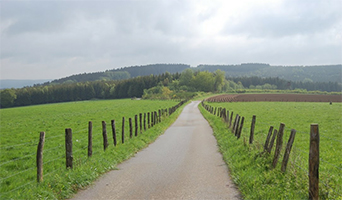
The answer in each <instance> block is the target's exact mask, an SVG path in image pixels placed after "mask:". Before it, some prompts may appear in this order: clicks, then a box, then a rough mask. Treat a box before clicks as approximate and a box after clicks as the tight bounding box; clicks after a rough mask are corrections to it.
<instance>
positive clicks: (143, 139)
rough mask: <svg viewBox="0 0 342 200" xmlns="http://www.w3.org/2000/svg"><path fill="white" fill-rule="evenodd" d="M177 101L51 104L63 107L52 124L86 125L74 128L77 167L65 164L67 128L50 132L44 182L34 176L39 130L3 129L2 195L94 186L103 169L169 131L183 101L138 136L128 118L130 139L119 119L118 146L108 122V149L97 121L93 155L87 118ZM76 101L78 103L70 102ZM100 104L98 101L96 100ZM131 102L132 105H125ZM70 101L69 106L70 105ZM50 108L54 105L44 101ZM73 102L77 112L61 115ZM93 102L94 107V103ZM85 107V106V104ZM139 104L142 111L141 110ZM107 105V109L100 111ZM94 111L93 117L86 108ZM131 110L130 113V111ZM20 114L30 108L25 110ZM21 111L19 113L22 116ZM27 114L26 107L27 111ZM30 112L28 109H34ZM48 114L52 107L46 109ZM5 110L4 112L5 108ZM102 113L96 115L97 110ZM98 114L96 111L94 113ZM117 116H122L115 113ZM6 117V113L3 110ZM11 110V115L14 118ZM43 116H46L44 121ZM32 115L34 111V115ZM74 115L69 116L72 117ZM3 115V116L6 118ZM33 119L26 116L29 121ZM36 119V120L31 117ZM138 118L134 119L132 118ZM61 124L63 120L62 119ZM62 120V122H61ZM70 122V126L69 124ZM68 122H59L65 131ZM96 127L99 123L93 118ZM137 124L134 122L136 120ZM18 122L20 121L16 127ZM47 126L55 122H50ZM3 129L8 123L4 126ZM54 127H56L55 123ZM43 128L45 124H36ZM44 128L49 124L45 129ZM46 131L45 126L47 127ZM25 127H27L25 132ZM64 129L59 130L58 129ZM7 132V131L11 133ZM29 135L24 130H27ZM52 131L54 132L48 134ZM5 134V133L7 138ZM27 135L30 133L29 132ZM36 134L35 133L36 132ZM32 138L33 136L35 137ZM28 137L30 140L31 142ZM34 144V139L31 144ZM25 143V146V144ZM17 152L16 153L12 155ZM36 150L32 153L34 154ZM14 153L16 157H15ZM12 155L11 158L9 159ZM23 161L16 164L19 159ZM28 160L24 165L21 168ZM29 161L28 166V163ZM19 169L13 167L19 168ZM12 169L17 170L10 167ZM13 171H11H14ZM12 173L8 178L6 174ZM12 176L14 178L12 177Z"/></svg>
mask: <svg viewBox="0 0 342 200" xmlns="http://www.w3.org/2000/svg"><path fill="white" fill-rule="evenodd" d="M177 103H178V102H172V101H131V100H112V101H98V102H97V101H96V102H79V103H76V104H75V103H67V104H63V105H60V104H56V105H51V106H52V107H51V108H53V109H54V108H55V106H58V109H57V110H55V111H53V112H52V111H51V112H52V113H51V116H52V117H57V118H56V119H55V120H54V121H52V122H51V124H52V125H53V126H55V124H57V123H58V120H61V121H64V122H67V123H75V125H73V126H70V127H77V126H78V125H79V126H81V127H83V128H82V129H81V127H80V128H79V130H80V129H81V130H80V131H78V130H77V129H76V128H75V131H73V145H74V147H73V156H74V162H73V169H65V146H64V143H63V141H64V136H63V132H62V133H60V134H58V135H56V136H51V134H52V133H51V132H53V133H55V134H56V132H54V131H51V130H50V131H49V132H47V137H46V142H45V147H44V180H43V182H41V183H39V184H38V183H37V182H36V179H35V164H34V163H35V158H34V157H35V155H34V154H35V151H36V148H37V143H38V142H36V140H35V139H37V137H35V136H36V134H34V136H31V134H27V133H21V131H20V132H18V133H17V134H16V135H17V136H15V137H13V136H12V137H7V135H8V136H10V133H8V134H7V132H6V129H1V135H2V137H1V146H0V147H1V153H4V154H2V161H3V162H1V170H0V171H1V181H0V183H1V190H2V192H1V194H0V199H65V198H69V197H71V196H72V194H73V193H75V192H77V190H78V189H81V188H84V187H86V186H88V185H90V184H91V183H92V182H93V181H94V180H96V179H97V178H98V177H99V176H101V175H103V174H104V173H106V172H108V171H110V170H113V169H115V167H116V165H117V164H119V163H121V162H122V161H124V160H126V159H128V158H130V157H132V156H134V154H135V153H136V152H138V151H140V150H141V149H143V148H145V147H147V146H148V145H149V144H150V143H152V142H153V141H154V140H156V139H157V137H158V136H159V135H161V134H163V133H164V132H165V130H166V129H167V128H168V127H169V126H170V125H171V124H172V123H173V122H174V121H175V120H176V119H177V117H178V116H179V114H180V113H181V111H182V109H183V107H184V105H183V106H181V107H180V108H179V109H177V110H176V111H175V112H174V113H173V114H172V115H171V116H168V117H163V118H162V122H160V123H158V124H156V125H155V126H153V127H152V128H150V129H147V130H146V131H143V132H142V133H141V134H140V133H138V136H137V137H136V136H134V131H133V137H132V138H129V130H128V119H127V118H128V117H127V118H126V125H125V143H124V144H122V143H121V122H120V121H121V120H118V123H116V131H117V140H118V144H117V146H116V147H114V145H113V139H112V138H111V131H110V125H108V124H107V132H108V142H109V146H108V148H107V149H106V151H103V144H102V134H101V133H102V130H101V128H100V126H98V125H96V127H94V130H93V141H94V142H93V156H92V157H91V158H87V129H85V130H84V128H85V127H84V125H86V124H87V120H93V122H94V121H95V122H97V123H96V124H100V123H99V122H101V119H102V120H103V119H107V122H108V121H109V119H113V118H114V119H120V116H127V115H128V116H129V117H134V114H137V113H139V112H143V111H153V110H156V109H160V108H167V107H170V106H174V105H176V104H177ZM71 104H73V105H71ZM77 104H82V105H83V104H84V105H85V106H86V107H85V108H86V109H79V108H77V106H75V105H77ZM95 104H96V105H95ZM126 104H127V105H126ZM69 105H70V107H69ZM45 106H47V107H49V108H50V106H48V105H45ZM65 106H68V108H66V109H67V110H71V109H75V110H73V111H72V112H71V115H72V116H64V115H62V114H57V112H58V113H59V112H64V111H61V109H62V108H64V107H65ZM91 106H93V107H94V109H92V108H91ZM83 107H84V106H83ZM34 108H37V110H42V109H43V108H44V107H34ZM21 109H32V108H31V107H26V108H24V107H23V108H21ZM139 109H140V110H139ZM102 110H105V112H101V111H102ZM14 111H15V110H11V109H10V110H8V113H10V112H14ZM97 111H99V113H96V112H97ZM88 112H89V113H90V116H88V115H87V113H88ZM125 112H126V113H125ZM20 113H25V112H21V111H20ZM20 113H17V115H16V116H19V114H20ZM26 113H27V112H26ZM31 113H32V111H31V112H29V113H27V114H31ZM44 113H49V112H44ZM1 114H4V112H2V113H1ZM96 114H98V115H99V117H97V115H96ZM95 115H96V116H95ZM116 115H117V117H115V116H116ZM2 116H5V115H2ZM9 116H10V115H9V114H8V115H6V118H9ZM47 117H48V116H46V117H45V118H44V117H42V120H45V119H46V118H47ZM32 118H33V116H32ZM69 118H70V121H71V122H70V121H69ZM4 119H5V118H3V119H2V120H4ZM28 119H29V118H27V119H25V120H28ZM15 121H18V120H14V119H13V120H9V121H7V122H6V123H5V121H2V122H3V123H4V124H3V125H6V124H9V125H10V124H13V123H14V122H15ZM32 123H33V122H32ZM43 123H44V124H45V121H44V122H38V124H43ZM133 123H134V118H133ZM20 124H22V126H27V127H28V126H30V125H31V126H32V124H30V123H20ZM58 124H59V123H58ZM62 124H63V123H62ZM68 126H69V125H68ZM68 126H67V125H60V129H61V130H63V129H64V128H65V127H68ZM94 126H95V123H94ZM133 126H134V125H133ZM17 127H18V126H17ZM47 127H48V128H49V127H50V125H48V126H47ZM2 128H3V127H2ZM35 129H36V128H35ZM51 129H52V128H51ZM37 130H41V129H37ZM43 130H44V129H43ZM45 130H46V129H45ZM24 131H25V130H24V129H23V132H24ZM59 132H60V131H59ZM6 134H7V135H6ZM22 134H24V135H22ZM49 134H50V135H49ZM5 135H6V137H5ZM25 135H27V136H26V137H25ZM32 135H33V134H32ZM28 136H30V137H32V138H31V139H30V141H25V140H24V139H26V138H27V137H28ZM16 137H17V138H23V140H20V141H18V140H15V138H16ZM31 140H32V141H31ZM10 141H16V142H17V143H18V142H19V143H20V144H16V143H12V144H11V146H9V142H10ZM23 142H27V143H28V145H27V144H26V143H23ZM31 143H32V144H31ZM22 144H23V145H22ZM19 148H20V149H21V150H25V149H27V148H29V150H30V151H28V152H30V153H29V154H28V156H27V157H25V156H23V155H22V153H20V152H23V151H17V150H16V149H19ZM12 154H13V155H12ZM31 154H32V155H31ZM13 156H14V157H13ZM5 159H7V160H5ZM19 162H20V163H21V164H17V163H19ZM23 165H24V168H22V167H23ZM26 165H27V166H26ZM17 169H18V170H19V169H20V171H14V170H17ZM9 170H12V171H14V172H12V171H9ZM10 173H12V174H13V175H12V174H10ZM7 177H8V178H7ZM12 178H14V179H13V180H12ZM6 186H12V187H13V188H15V189H11V188H10V189H7V190H6Z"/></svg>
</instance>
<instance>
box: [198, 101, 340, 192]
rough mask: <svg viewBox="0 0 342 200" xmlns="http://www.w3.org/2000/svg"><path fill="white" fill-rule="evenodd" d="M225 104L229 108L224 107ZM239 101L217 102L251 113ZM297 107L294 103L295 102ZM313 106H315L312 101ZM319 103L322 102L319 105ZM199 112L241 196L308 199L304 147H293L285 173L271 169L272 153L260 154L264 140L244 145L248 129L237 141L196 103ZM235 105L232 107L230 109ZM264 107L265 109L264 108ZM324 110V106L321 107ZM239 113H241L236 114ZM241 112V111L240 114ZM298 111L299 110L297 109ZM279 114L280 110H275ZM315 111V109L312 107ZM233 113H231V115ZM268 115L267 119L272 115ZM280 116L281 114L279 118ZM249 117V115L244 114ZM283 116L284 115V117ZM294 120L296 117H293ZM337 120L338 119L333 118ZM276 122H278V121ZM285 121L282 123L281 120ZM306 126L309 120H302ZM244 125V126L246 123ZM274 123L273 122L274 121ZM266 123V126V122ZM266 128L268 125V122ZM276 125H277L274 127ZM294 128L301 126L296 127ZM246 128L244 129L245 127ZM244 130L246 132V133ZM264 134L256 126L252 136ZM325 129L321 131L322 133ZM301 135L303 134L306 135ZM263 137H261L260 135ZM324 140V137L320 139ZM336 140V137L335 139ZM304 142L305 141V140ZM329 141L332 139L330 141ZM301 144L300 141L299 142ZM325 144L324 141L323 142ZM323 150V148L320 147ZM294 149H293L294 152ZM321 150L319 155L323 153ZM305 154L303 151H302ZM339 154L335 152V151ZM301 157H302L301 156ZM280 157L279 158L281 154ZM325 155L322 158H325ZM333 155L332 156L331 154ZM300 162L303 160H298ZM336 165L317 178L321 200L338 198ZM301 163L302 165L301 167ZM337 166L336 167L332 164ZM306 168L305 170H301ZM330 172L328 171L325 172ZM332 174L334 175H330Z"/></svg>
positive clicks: (285, 141) (236, 111) (285, 138)
mask: <svg viewBox="0 0 342 200" xmlns="http://www.w3.org/2000/svg"><path fill="white" fill-rule="evenodd" d="M211 105H212V106H215V107H219V104H217V105H216V104H211ZM223 105H229V106H230V107H233V109H232V108H228V107H227V106H223ZM238 105H239V103H235V104H223V103H222V104H220V106H222V107H227V108H228V110H230V111H232V110H233V111H234V113H235V114H236V113H238V114H241V113H242V115H243V116H246V115H247V113H246V112H248V113H249V114H251V113H250V112H251V110H252V108H250V109H247V108H246V104H243V105H240V106H241V109H240V110H239V109H238V108H240V106H238ZM312 105H313V104H310V105H309V104H304V106H311V107H312ZM296 106H298V105H296ZM315 106H317V105H316V104H315ZM322 106H323V105H322ZM254 107H255V109H258V108H259V107H260V105H259V106H255V105H254ZM199 108H200V111H201V113H202V114H203V116H204V117H205V118H206V119H207V121H208V122H209V124H210V125H211V127H212V128H213V131H214V135H215V137H216V139H217V143H218V146H219V148H220V152H221V153H222V155H223V158H224V160H225V162H226V163H227V165H228V167H229V169H230V172H231V177H232V179H233V181H234V182H235V184H236V185H237V186H238V188H239V190H240V191H241V193H242V195H243V198H244V199H307V198H308V177H307V167H305V166H307V163H308V159H307V158H308V154H307V155H306V156H303V155H301V154H302V152H303V151H304V150H301V149H300V148H299V147H300V146H297V148H296V147H295V148H294V149H293V150H292V151H293V152H292V153H291V155H290V161H289V164H288V170H287V171H286V172H285V173H282V172H281V171H280V165H281V164H279V163H278V166H277V167H276V168H275V169H272V167H271V163H272V160H273V153H272V154H270V155H268V154H261V152H262V150H263V149H262V145H263V142H264V139H262V140H258V141H255V143H254V144H253V145H249V144H248V136H247V135H249V132H248V131H249V128H244V129H243V131H244V132H245V135H242V137H241V138H240V139H239V140H238V139H237V138H236V137H235V136H234V135H233V134H232V133H231V131H230V130H228V128H227V126H226V124H225V123H224V122H223V121H222V119H221V118H219V117H217V116H214V115H212V114H210V113H209V112H207V111H206V110H205V109H204V108H203V107H202V106H201V105H199ZM234 108H235V110H234ZM272 108H273V107H272V106H271V107H270V105H269V104H268V106H267V109H268V111H270V110H272ZM267 109H266V111H267ZM325 110H326V109H325ZM240 112H241V113H240ZM243 112H244V113H243ZM298 112H302V113H303V111H302V110H301V111H298ZM279 113H282V112H277V114H278V115H279ZM316 113H317V110H316ZM235 114H234V115H235ZM253 114H257V124H258V120H259V121H260V119H261V118H260V117H259V119H258V116H260V114H258V113H253ZM268 116H269V117H270V118H275V116H273V117H272V115H269V112H268ZM283 118H284V117H283ZM248 119H249V116H248ZM285 119H286V118H285ZM296 121H297V122H298V120H296ZM337 121H338V120H337ZM248 123H249V122H245V126H244V127H247V126H249V124H248ZM278 123H279V122H278ZM285 123H286V122H285ZM306 123H308V125H309V124H310V122H306ZM246 124H248V125H246ZM274 125H275V124H274ZM266 126H267V125H266ZM268 127H269V125H268ZM275 128H278V127H275ZM298 128H301V126H300V127H298ZM246 129H247V130H246ZM246 132H248V134H247V133H246ZM262 132H265V133H267V129H266V128H265V130H263V131H262ZM265 133H261V132H260V129H259V131H258V128H257V127H256V139H257V138H258V137H259V136H261V135H265ZM324 133H325V131H324V132H323V134H324ZM299 134H302V135H303V136H306V134H303V133H299ZM296 137H298V139H299V140H298V139H297V138H296V140H297V142H296V140H295V144H296V143H298V144H297V145H302V143H301V140H300V136H299V135H298V136H296ZM263 138H264V137H263ZM287 139H288V137H284V144H283V148H284V145H286V143H287ZM322 139H323V141H324V138H322ZM337 140H338V138H337ZM306 141H307V140H306ZM330 142H333V141H330ZM303 145H304V144H303ZM324 145H326V144H324ZM306 147H307V143H305V145H304V149H305V150H306ZM335 148H337V149H339V148H340V147H338V146H335ZM323 149H325V147H324V148H323ZM295 151H297V152H295ZM328 152H330V154H335V153H334V152H331V151H328ZM324 153H326V152H324ZM324 153H323V155H324ZM305 154H306V153H305ZM337 154H339V153H337ZM303 157H304V159H302V158H303ZM281 158H282V157H281ZM327 158H328V157H325V159H327ZM335 158H336V157H335ZM303 161H304V163H302V162H303ZM330 162H331V163H335V162H334V161H333V160H331V161H330ZM339 165H340V164H338V163H336V165H335V164H334V169H333V171H332V169H330V170H328V171H326V172H328V173H323V174H322V177H320V178H321V179H322V180H321V183H320V198H321V199H339V198H341V193H340V192H339V191H340V188H339V187H338V185H339V182H340V181H341V180H340V178H338V177H336V175H337V176H338V174H339V173H337V172H336V170H337V171H340V169H341V168H340V167H339ZM303 166H304V167H303ZM336 166H337V167H336ZM305 168H306V169H305ZM325 168H327V166H325V165H324V163H323V162H322V165H321V170H320V171H323V172H324V171H325ZM329 172H330V173H329ZM334 174H335V175H334Z"/></svg>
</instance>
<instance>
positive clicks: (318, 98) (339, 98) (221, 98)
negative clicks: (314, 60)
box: [207, 94, 342, 102]
mask: <svg viewBox="0 0 342 200" xmlns="http://www.w3.org/2000/svg"><path fill="white" fill-rule="evenodd" d="M207 101H210V102H246V101H284V102H342V95H314V94H223V95H218V96H214V97H210V98H208V99H207Z"/></svg>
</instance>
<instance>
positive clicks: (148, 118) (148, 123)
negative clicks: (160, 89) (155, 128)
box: [147, 112, 151, 128]
mask: <svg viewBox="0 0 342 200" xmlns="http://www.w3.org/2000/svg"><path fill="white" fill-rule="evenodd" d="M147 125H148V128H151V125H150V112H148V113H147Z"/></svg>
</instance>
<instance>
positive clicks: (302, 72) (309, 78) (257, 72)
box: [197, 63, 342, 83]
mask: <svg viewBox="0 0 342 200" xmlns="http://www.w3.org/2000/svg"><path fill="white" fill-rule="evenodd" d="M197 68H198V69H199V70H201V71H210V72H214V71H216V70H217V69H220V70H222V71H224V72H225V73H226V76H227V77H229V78H232V77H242V76H245V77H251V76H257V77H261V78H267V77H273V78H276V77H278V78H281V79H285V80H289V81H301V82H329V81H330V82H338V83H342V78H341V77H342V65H320V66H271V65H269V64H259V63H246V64H241V65H199V66H198V67H197Z"/></svg>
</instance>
